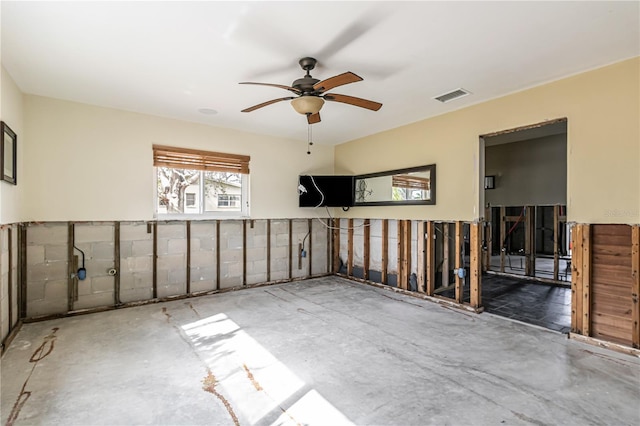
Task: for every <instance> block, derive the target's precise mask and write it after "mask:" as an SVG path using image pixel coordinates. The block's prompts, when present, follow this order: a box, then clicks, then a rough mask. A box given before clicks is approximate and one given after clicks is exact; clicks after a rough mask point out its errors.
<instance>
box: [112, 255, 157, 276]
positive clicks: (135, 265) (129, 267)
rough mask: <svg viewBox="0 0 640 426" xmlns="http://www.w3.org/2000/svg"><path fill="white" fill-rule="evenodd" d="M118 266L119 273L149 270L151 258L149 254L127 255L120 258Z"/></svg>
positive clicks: (151, 263) (151, 266)
mask: <svg viewBox="0 0 640 426" xmlns="http://www.w3.org/2000/svg"><path fill="white" fill-rule="evenodd" d="M120 268H121V269H122V270H121V271H120V273H123V272H124V271H128V272H143V271H150V270H151V269H152V268H153V259H152V258H151V256H141V257H129V258H127V259H122V260H121V263H120Z"/></svg>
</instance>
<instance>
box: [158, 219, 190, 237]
mask: <svg viewBox="0 0 640 426" xmlns="http://www.w3.org/2000/svg"><path fill="white" fill-rule="evenodd" d="M186 237H187V225H186V223H158V238H159V239H160V238H175V239H179V238H186Z"/></svg>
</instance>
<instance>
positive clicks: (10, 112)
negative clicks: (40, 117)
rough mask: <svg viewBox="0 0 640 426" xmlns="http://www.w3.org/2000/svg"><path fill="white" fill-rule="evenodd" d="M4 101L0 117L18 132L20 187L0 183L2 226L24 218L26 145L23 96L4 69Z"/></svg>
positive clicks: (2, 90) (0, 216)
mask: <svg viewBox="0 0 640 426" xmlns="http://www.w3.org/2000/svg"><path fill="white" fill-rule="evenodd" d="M0 92H1V96H0V98H1V99H2V101H1V107H0V108H1V109H0V117H1V118H2V121H4V122H5V123H7V124H8V126H9V127H10V128H11V130H13V131H14V132H16V135H17V137H18V152H17V153H18V164H17V178H16V181H17V182H18V185H17V186H16V185H11V184H8V183H6V182H0V224H6V223H15V222H19V221H20V220H21V217H22V209H21V206H22V199H23V194H24V188H25V186H24V184H23V180H24V177H25V171H24V164H25V162H24V146H25V144H26V142H25V138H24V131H23V95H22V92H20V90H19V89H18V87H17V86H16V84H15V82H14V81H13V79H12V78H11V76H10V75H9V73H8V72H7V71H6V70H5V69H4V67H2V80H1V83H0Z"/></svg>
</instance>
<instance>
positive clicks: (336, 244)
mask: <svg viewBox="0 0 640 426" xmlns="http://www.w3.org/2000/svg"><path fill="white" fill-rule="evenodd" d="M332 272H333V273H334V274H337V273H339V272H340V218H336V219H333V270H332Z"/></svg>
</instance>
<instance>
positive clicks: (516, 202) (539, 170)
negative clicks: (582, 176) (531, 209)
mask: <svg viewBox="0 0 640 426" xmlns="http://www.w3.org/2000/svg"><path fill="white" fill-rule="evenodd" d="M485 174H486V175H493V176H495V177H496V178H495V189H491V190H486V191H485V193H484V196H485V198H484V201H485V203H487V204H490V205H492V206H523V205H551V204H566V202H567V144H566V134H561V135H553V136H547V137H543V138H537V139H529V140H524V141H519V142H512V143H505V144H501V145H494V146H488V147H486V149H485Z"/></svg>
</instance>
